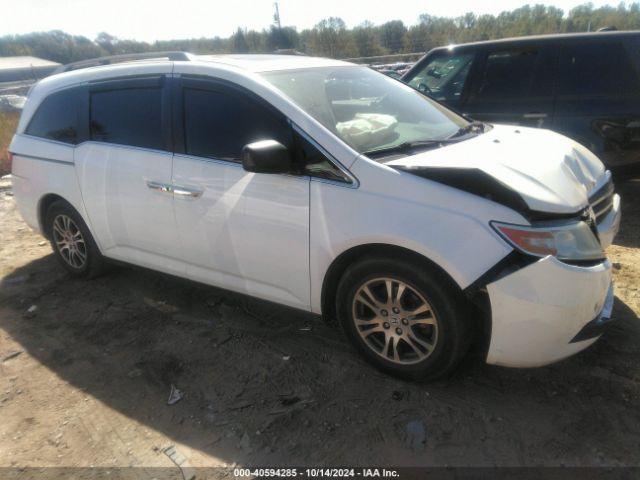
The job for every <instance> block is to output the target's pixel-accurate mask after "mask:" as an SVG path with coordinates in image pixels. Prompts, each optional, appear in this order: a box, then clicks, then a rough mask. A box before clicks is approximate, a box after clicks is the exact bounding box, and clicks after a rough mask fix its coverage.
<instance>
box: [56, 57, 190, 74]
mask: <svg viewBox="0 0 640 480" xmlns="http://www.w3.org/2000/svg"><path fill="white" fill-rule="evenodd" d="M164 58H166V59H168V60H170V61H180V60H186V61H188V60H191V55H190V54H189V53H187V52H144V53H125V54H123V55H110V56H107V57H98V58H90V59H89V60H80V61H79V62H73V63H67V64H66V65H61V66H60V67H58V68H57V69H56V70H55V71H54V72H53V73H54V74H55V73H63V72H70V71H72V70H80V69H82V68H89V67H97V66H100V65H113V64H116V63H125V62H135V61H138V60H153V59H164Z"/></svg>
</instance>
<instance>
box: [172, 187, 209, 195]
mask: <svg viewBox="0 0 640 480" xmlns="http://www.w3.org/2000/svg"><path fill="white" fill-rule="evenodd" d="M172 190H173V194H174V195H176V196H178V197H187V198H199V197H200V196H201V195H202V190H198V189H196V188H188V187H180V186H178V185H172Z"/></svg>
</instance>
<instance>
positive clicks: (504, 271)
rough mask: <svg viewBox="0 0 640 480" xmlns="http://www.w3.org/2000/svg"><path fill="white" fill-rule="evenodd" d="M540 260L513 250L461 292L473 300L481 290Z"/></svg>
mask: <svg viewBox="0 0 640 480" xmlns="http://www.w3.org/2000/svg"><path fill="white" fill-rule="evenodd" d="M538 260H540V258H538V257H534V256H532V255H527V254H525V253H522V252H519V251H517V250H513V251H512V252H511V253H509V254H507V256H506V257H503V258H502V260H500V261H498V263H496V264H495V265H494V266H493V267H491V268H490V269H489V270H487V271H486V272H485V273H483V274H482V275H480V277H478V278H477V279H476V280H475V281H474V282H473V283H472V284H471V285H469V286H468V287H467V288H465V289H464V290H463V291H462V292H463V293H464V294H465V295H466V296H467V298H473V297H474V296H475V295H476V294H477V293H478V292H479V291H480V290H481V289H483V288H484V287H486V286H487V285H489V284H490V283H493V282H495V281H497V280H500V279H501V278H503V277H506V276H507V275H510V274H512V273H514V272H516V271H518V270H520V269H522V268H524V267H527V266H529V265H531V264H533V263H535V262H537V261H538Z"/></svg>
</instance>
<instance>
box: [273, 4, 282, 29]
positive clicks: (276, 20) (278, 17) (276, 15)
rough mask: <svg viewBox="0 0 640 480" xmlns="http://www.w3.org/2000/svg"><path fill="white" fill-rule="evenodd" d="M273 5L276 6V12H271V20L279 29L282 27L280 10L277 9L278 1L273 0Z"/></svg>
mask: <svg viewBox="0 0 640 480" xmlns="http://www.w3.org/2000/svg"><path fill="white" fill-rule="evenodd" d="M273 5H274V6H275V7H276V13H274V14H273V20H274V21H275V22H276V25H277V26H278V30H279V29H281V28H282V25H280V10H279V9H278V2H275V3H274V4H273Z"/></svg>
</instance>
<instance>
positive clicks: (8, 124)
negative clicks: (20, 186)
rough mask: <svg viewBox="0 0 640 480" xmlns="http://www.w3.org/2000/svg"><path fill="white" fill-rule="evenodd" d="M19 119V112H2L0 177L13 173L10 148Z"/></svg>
mask: <svg viewBox="0 0 640 480" xmlns="http://www.w3.org/2000/svg"><path fill="white" fill-rule="evenodd" d="M19 119H20V113H19V112H0V175H5V174H7V173H9V172H11V165H10V164H9V155H8V148H9V143H11V138H12V137H13V134H14V133H15V131H16V127H17V126H18V120H19Z"/></svg>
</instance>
